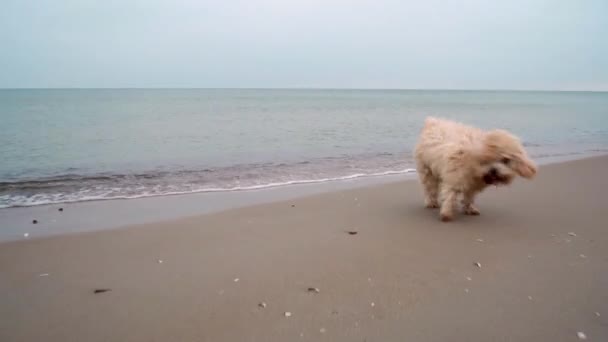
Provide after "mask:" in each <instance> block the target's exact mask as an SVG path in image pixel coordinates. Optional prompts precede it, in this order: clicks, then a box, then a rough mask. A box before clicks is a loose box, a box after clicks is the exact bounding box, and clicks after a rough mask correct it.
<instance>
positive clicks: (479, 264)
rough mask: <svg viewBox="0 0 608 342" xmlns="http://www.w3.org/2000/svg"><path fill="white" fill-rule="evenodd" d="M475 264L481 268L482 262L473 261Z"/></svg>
mask: <svg viewBox="0 0 608 342" xmlns="http://www.w3.org/2000/svg"><path fill="white" fill-rule="evenodd" d="M473 265H475V266H477V267H479V268H481V263H479V262H477V261H476V262H474V263H473Z"/></svg>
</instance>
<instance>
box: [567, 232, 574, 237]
mask: <svg viewBox="0 0 608 342" xmlns="http://www.w3.org/2000/svg"><path fill="white" fill-rule="evenodd" d="M568 235H570V236H576V233H575V232H570V233H568Z"/></svg>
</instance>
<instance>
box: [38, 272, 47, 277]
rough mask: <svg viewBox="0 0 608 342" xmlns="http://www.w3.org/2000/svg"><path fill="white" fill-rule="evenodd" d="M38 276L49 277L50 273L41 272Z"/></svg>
mask: <svg viewBox="0 0 608 342" xmlns="http://www.w3.org/2000/svg"><path fill="white" fill-rule="evenodd" d="M38 276H39V277H48V276H49V274H48V273H41V274H39V275H38Z"/></svg>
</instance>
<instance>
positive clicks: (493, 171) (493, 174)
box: [490, 167, 498, 177]
mask: <svg viewBox="0 0 608 342" xmlns="http://www.w3.org/2000/svg"><path fill="white" fill-rule="evenodd" d="M490 176H492V177H496V176H498V170H497V169H496V168H495V167H493V168H491V169H490Z"/></svg>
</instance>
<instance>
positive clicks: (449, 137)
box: [414, 118, 537, 221]
mask: <svg viewBox="0 0 608 342" xmlns="http://www.w3.org/2000/svg"><path fill="white" fill-rule="evenodd" d="M414 154H415V159H416V169H417V171H418V174H419V177H420V181H421V183H422V185H423V187H424V194H425V202H426V206H427V207H428V208H439V207H441V209H440V216H441V220H442V221H450V220H452V219H453V218H454V213H455V209H456V204H457V200H458V197H459V196H462V206H463V211H464V213H465V214H467V215H479V210H477V208H475V206H474V204H473V202H474V200H475V196H476V195H477V194H478V193H480V192H481V191H482V190H484V189H485V188H486V187H487V186H489V185H496V186H498V185H508V184H510V183H511V182H512V181H513V179H514V178H515V177H516V175H520V176H521V177H524V178H528V179H531V178H533V177H534V175H535V174H536V171H537V168H536V165H535V164H534V162H532V160H530V158H529V157H528V155H527V153H526V151H525V150H524V148H523V146H522V144H521V143H520V141H519V139H518V138H517V137H515V136H513V135H512V134H511V133H509V132H507V131H504V130H499V129H497V130H491V131H482V130H481V129H478V128H475V127H471V126H466V125H463V124H461V123H457V122H453V121H449V120H444V119H438V118H427V119H426V121H425V123H424V128H423V129H422V132H421V134H420V139H419V141H418V144H417V145H416V148H415V151H414Z"/></svg>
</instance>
